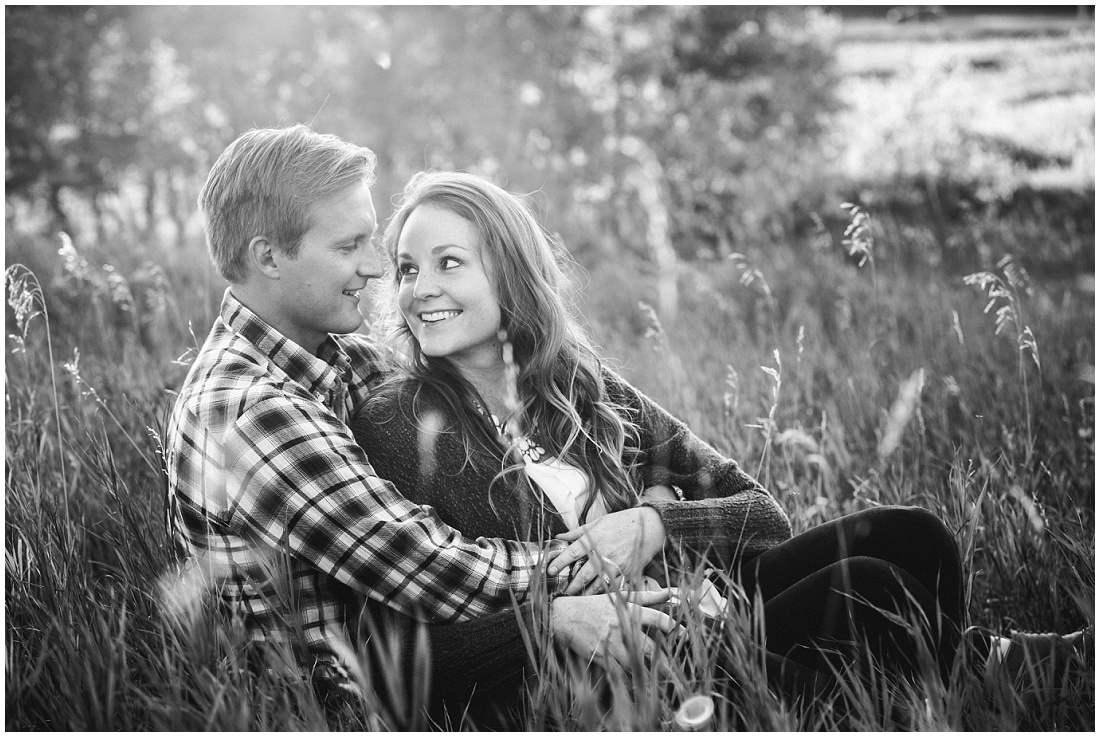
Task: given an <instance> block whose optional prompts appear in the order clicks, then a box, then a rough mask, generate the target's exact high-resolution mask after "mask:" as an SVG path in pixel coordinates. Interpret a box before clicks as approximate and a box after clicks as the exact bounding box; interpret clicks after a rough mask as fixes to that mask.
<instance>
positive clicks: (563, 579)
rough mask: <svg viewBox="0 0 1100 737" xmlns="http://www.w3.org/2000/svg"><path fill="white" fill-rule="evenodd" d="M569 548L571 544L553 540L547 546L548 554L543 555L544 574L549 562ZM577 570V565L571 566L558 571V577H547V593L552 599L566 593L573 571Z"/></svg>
mask: <svg viewBox="0 0 1100 737" xmlns="http://www.w3.org/2000/svg"><path fill="white" fill-rule="evenodd" d="M567 547H569V543H567V542H565V541H564V540H551V541H550V542H549V543H548V544H547V546H546V552H545V553H544V555H543V565H542V572H543V573H544V574H545V573H546V566H547V563H548V562H549V560H550V559H551V558H552V557H554V556H555V555H556V554H559V553H561V552H562V551H563V550H565V549H566V548H567ZM583 562H584V561H583V560H582V561H577V563H583ZM575 569H576V563H574V564H573V565H571V566H567V567H566V568H563V569H562V570H560V571H558V575H556V576H550V575H547V576H546V593H547V594H548V595H549V597H550V598H551V599H552V598H554V597H555V596H561V595H562V594H564V593H565V588H566V587H567V586H568V585H569V580H570V578H572V575H573V571H574V570H575Z"/></svg>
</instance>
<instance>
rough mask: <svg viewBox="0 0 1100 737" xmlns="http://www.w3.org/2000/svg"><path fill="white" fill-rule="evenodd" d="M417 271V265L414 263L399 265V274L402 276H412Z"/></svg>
mask: <svg viewBox="0 0 1100 737" xmlns="http://www.w3.org/2000/svg"><path fill="white" fill-rule="evenodd" d="M415 273H416V267H415V266H413V265H412V264H400V265H399V266H398V267H397V274H398V276H402V277H404V276H412V275H413V274H415Z"/></svg>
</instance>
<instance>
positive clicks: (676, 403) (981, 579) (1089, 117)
mask: <svg viewBox="0 0 1100 737" xmlns="http://www.w3.org/2000/svg"><path fill="white" fill-rule="evenodd" d="M1028 23H1029V25H1027V26H1026V27H1020V26H1012V27H1004V26H999V25H995V24H986V25H971V24H958V25H955V26H944V27H942V29H941V31H939V32H938V33H933V32H931V31H929V29H928V27H927V25H925V26H921V27H919V28H917V27H912V28H905V29H903V30H904V33H903V34H901V35H899V33H898V32H897V29H896V28H895V27H893V26H890V27H889V28H891V29H893V30H892V31H891V32H890V33H889V34H888V33H887V31H886V29H887V28H888V27H887V26H886V25H885V24H883V23H881V22H879V23H877V24H875V23H872V22H870V21H864V22H861V23H857V24H852V25H851V26H848V27H846V28H845V29H844V30H843V32H842V33H841V35H840V41H839V46H838V50H837V59H838V65H839V71H840V74H841V88H840V89H841V96H842V98H843V101H844V102H845V103H846V104H847V106H848V107H847V109H846V110H845V111H843V112H842V113H841V114H839V115H838V116H837V118H836V121H835V123H834V125H833V126H832V127H831V128H830V130H829V135H828V143H827V145H828V146H829V147H830V148H831V155H833V156H834V157H835V160H836V166H837V167H838V177H837V181H838V182H841V183H840V184H836V183H833V184H829V185H824V184H823V187H826V186H828V189H823V190H822V193H821V194H822V198H823V199H826V200H828V201H829V203H830V204H829V206H828V207H827V208H825V207H822V208H817V207H815V208H813V211H807V212H805V213H799V214H798V216H797V218H798V222H797V228H796V229H795V232H791V233H783V234H781V236H779V237H777V236H776V235H775V234H773V233H764V232H761V233H757V234H753V237H750V238H747V239H746V240H745V242H743V243H738V244H734V250H736V251H737V253H736V254H735V255H734V256H733V257H726V256H724V255H721V254H715V253H713V252H709V251H708V252H702V253H700V255H699V256H698V258H697V259H695V260H691V261H689V260H686V259H683V260H681V261H679V262H678V263H677V264H676V265H675V267H674V268H673V269H672V270H671V271H669V270H667V269H666V270H659V269H657V268H655V267H654V265H653V264H652V263H650V262H648V261H644V260H642V259H641V258H640V257H634V256H628V255H624V256H623V257H622V258H616V259H613V260H612V259H606V258H601V257H599V256H597V255H594V254H592V253H584V254H578V256H577V261H578V264H577V265H576V268H575V269H574V273H573V276H574V278H575V282H576V286H577V289H576V295H575V302H576V306H577V309H578V311H579V312H580V313H581V314H582V315H583V317H584V319H585V322H586V324H587V325H588V327H589V329H590V330H591V331H592V333H593V334H594V336H595V337H596V340H597V343H598V344H599V345H600V346H601V347H602V348H603V349H604V352H605V354H606V355H608V356H610V357H611V358H612V362H613V365H614V366H615V367H617V368H618V370H620V371H621V372H622V373H623V375H624V376H626V377H627V379H628V380H630V381H631V382H633V383H634V384H635V385H637V386H638V387H639V388H641V389H642V390H643V391H645V392H646V393H648V394H649V395H650V396H652V397H653V398H654V399H656V400H657V401H658V402H659V403H661V404H662V405H663V406H664V407H665V408H667V409H668V410H669V411H671V412H672V413H673V414H675V415H676V416H678V417H679V418H681V419H683V420H684V421H685V422H687V423H688V425H689V426H691V427H692V428H693V430H694V431H695V432H696V433H697V434H698V435H700V436H701V437H703V438H705V439H706V440H708V441H709V442H711V443H712V444H713V445H714V446H715V447H716V448H717V449H718V450H720V451H721V452H723V453H726V454H728V455H730V456H731V457H733V458H736V459H738V460H739V462H740V463H741V464H742V465H743V466H744V468H745V469H746V470H747V471H748V472H749V473H752V474H755V475H756V476H757V478H759V479H760V480H761V482H763V483H764V484H765V485H766V486H767V487H768V488H769V489H771V490H772V492H773V493H774V494H775V496H776V498H777V499H778V500H779V502H780V504H781V505H782V506H783V507H784V509H785V510H786V511H787V513H788V514H789V516H790V518H791V521H792V524H793V526H794V530H795V532H796V533H797V532H800V531H803V530H806V529H808V528H810V527H812V526H813V525H815V524H818V523H820V522H823V521H825V520H829V519H833V518H835V517H837V516H839V515H842V514H845V513H848V512H852V511H856V510H859V509H865V508H868V507H872V506H877V505H886V504H903V505H914V506H919V507H923V508H925V509H928V510H931V511H932V512H934V513H936V514H937V515H939V516H940V517H941V518H942V519H943V520H944V521H945V522H946V524H947V525H948V527H949V528H950V529H951V530H952V531H953V532H955V534H956V538H957V541H958V545H959V548H960V550H961V552H962V555H963V560H964V566H965V570H966V574H967V600H968V605H969V613H970V617H971V623H972V624H973V625H976V626H980V627H983V628H986V629H988V630H990V631H992V632H997V633H1007V632H1008V631H1009V630H1012V629H1016V630H1035V631H1058V632H1070V631H1073V630H1076V629H1080V628H1082V627H1086V626H1092V625H1093V620H1094V611H1095V580H1094V579H1095V565H1094V561H1095V435H1094V429H1095V426H1096V424H1095V404H1094V396H1095V379H1094V358H1095V342H1094V325H1095V293H1094V281H1093V273H1092V269H1093V266H1094V233H1093V230H1094V222H1093V212H1094V197H1095V195H1094V174H1095V172H1094V164H1093V162H1094V132H1095V120H1094V112H1093V109H1094V95H1095V89H1094V67H1095V50H1094V31H1093V25H1092V23H1091V21H1090V22H1087V23H1083V22H1071V21H1058V22H1049V23H1040V22H1038V21H1029V22H1028ZM944 29H946V30H944ZM362 143H364V144H367V145H371V142H369V141H363V142H362ZM932 170H934V172H935V177H934V180H933V178H930V177H929V176H928V174H929V172H930V171H932ZM841 173H842V175H843V176H840V174H841ZM928 182H933V183H931V184H929V183H928ZM834 188H835V189H834ZM998 188H1000V189H998ZM1006 193H1007V194H1006ZM1013 193H1016V194H1013ZM391 194H393V193H391V192H376V194H375V199H376V201H383V200H384V201H388V200H389V198H390V196H391ZM994 201H996V202H1001V203H1002V205H1001V206H999V207H982V206H981V205H982V204H983V203H986V204H988V203H989V202H994ZM845 203H849V206H848V207H842V205H843V204H845ZM851 205H855V206H854V207H853V206H851ZM28 212H29V211H28V210H26V209H24V208H13V207H12V206H11V205H9V208H8V219H7V226H6V230H5V235H6V246H5V255H6V263H7V267H8V274H7V284H6V296H7V304H8V307H7V309H6V313H5V332H6V334H7V338H6V351H5V375H6V380H5V418H6V423H5V428H6V432H5V444H6V447H5V473H6V475H5V481H6V503H5V505H4V514H5V527H4V531H5V566H6V568H5V571H6V577H5V580H6V596H5V614H6V623H7V628H6V649H5V654H6V660H5V689H6V692H5V697H6V727H7V729H9V730H70V729H72V730H193V729H194V730H199V729H218V730H226V729H228V730H242V731H244V730H283V729H290V730H324V729H328V728H330V727H331V728H338V729H364V728H369V729H393V730H399V729H421V728H443V727H445V728H451V729H460V728H461V729H476V728H477V727H478V726H479V725H477V724H475V723H470V722H469V721H467V720H464V719H463V718H462V716H461V715H456V717H455V719H454V722H453V723H451V724H449V725H430V724H426V723H424V721H423V720H422V718H421V717H419V716H417V715H416V714H415V709H414V708H413V705H415V704H416V703H419V702H421V701H422V700H423V696H424V694H423V693H422V692H421V693H403V694H400V695H399V698H397V699H396V702H397V706H394V705H393V701H394V700H393V699H391V700H390V701H389V702H388V703H387V704H383V703H382V701H381V700H378V701H376V702H372V703H371V704H368V705H367V706H366V707H365V708H364V709H363V710H362V712H361V713H358V714H355V715H347V716H346V717H342V718H341V719H340V720H338V721H337V722H336V723H335V724H327V723H326V721H325V717H324V714H323V712H322V710H321V708H320V706H319V705H318V704H317V703H316V701H315V699H314V698H313V697H312V695H311V694H310V693H309V691H308V687H307V685H306V684H304V683H294V682H292V683H289V684H287V683H285V682H283V681H281V680H276V679H275V678H274V677H268V676H262V677H259V678H256V677H253V676H250V675H249V674H248V673H247V671H246V669H245V664H244V662H243V658H240V657H238V656H237V655H236V652H237V651H236V647H237V646H238V645H239V644H240V632H238V631H236V630H234V629H233V628H231V627H226V626H223V625H220V624H219V623H218V622H217V621H216V620H214V619H213V618H211V617H210V616H208V613H206V612H205V610H203V609H202V607H201V599H202V597H203V592H201V591H192V590H190V589H188V588H187V587H186V586H183V585H181V584H180V582H179V581H177V580H176V579H175V577H174V575H173V574H174V571H175V566H176V563H177V561H176V559H175V558H174V556H173V554H172V552H171V550H170V546H169V545H168V541H167V540H166V536H165V527H164V517H165V478H164V475H163V473H162V465H161V457H160V452H159V439H158V438H159V433H160V432H161V431H162V430H163V427H164V424H165V418H166V414H167V411H168V408H169V407H170V406H171V402H172V400H173V396H174V394H173V392H174V390H175V389H178V387H179V386H180V384H181V383H182V381H183V378H184V376H185V374H186V371H187V366H188V362H189V360H190V356H191V354H192V353H193V351H194V349H195V348H196V346H197V345H200V344H201V343H202V341H203V339H204V338H205V335H206V332H207V329H208V327H209V325H210V323H211V321H212V319H213V316H214V315H215V314H216V311H217V306H218V303H219V301H220V299H221V294H222V291H223V290H224V287H225V285H224V283H223V282H221V281H220V280H219V279H218V278H217V277H216V276H214V275H213V273H212V271H211V269H210V268H209V267H207V266H206V255H205V251H204V248H203V244H202V242H201V238H200V237H198V236H197V234H195V233H193V232H192V233H191V235H190V236H189V237H188V238H187V239H186V241H185V242H184V243H183V244H182V245H181V246H179V247H178V248H177V247H175V246H172V247H171V248H168V247H166V246H162V245H158V244H157V243H156V242H155V241H151V240H146V239H144V238H143V237H142V236H141V235H140V234H139V233H137V232H126V231H125V230H123V231H120V232H119V233H118V235H117V236H112V237H111V238H110V239H108V240H107V241H104V242H100V243H95V242H94V241H93V239H92V238H90V237H83V236H81V237H78V236H77V235H76V234H75V233H74V236H73V238H70V237H69V236H67V235H61V234H59V233H57V232H53V231H44V230H42V229H41V228H39V227H38V225H39V223H38V222H37V221H34V220H33V219H32V218H29V217H28ZM89 230H91V231H94V228H87V229H85V230H84V231H82V232H85V233H86V232H87V231H89ZM566 245H567V246H568V245H569V244H568V243H567V244H566ZM681 252H683V250H681ZM17 265H18V266H17ZM661 294H664V295H668V294H674V295H675V298H674V299H672V300H669V299H667V298H665V299H664V300H662V299H659V298H658V295H661ZM372 298H373V300H374V302H375V304H374V308H375V309H377V310H382V309H385V308H386V307H387V298H386V296H385V293H384V291H382V290H379V291H377V292H376V293H375V294H374V295H373V297H372ZM181 612H182V613H183V614H182V615H181ZM689 624H690V622H689ZM688 630H689V632H688V637H687V638H686V639H685V642H684V643H682V644H681V645H680V646H679V648H678V649H676V650H674V651H673V653H672V654H673V658H672V663H673V673H672V674H671V676H670V677H669V678H668V679H665V680H662V679H659V678H657V677H656V676H655V674H653V673H652V672H651V671H650V670H649V667H648V666H646V665H645V664H643V663H642V660H641V658H640V656H639V658H638V663H637V667H635V668H634V669H633V670H632V672H631V673H629V674H627V675H626V676H622V677H620V676H618V675H614V676H608V677H606V678H605V679H604V680H603V681H601V682H598V683H597V682H594V680H593V678H592V677H591V676H588V675H581V674H578V673H575V672H573V671H572V670H571V669H570V668H569V667H566V666H563V665H560V664H559V663H557V662H556V661H555V660H554V659H552V658H539V663H540V665H539V676H540V677H539V678H538V679H536V680H533V681H532V683H531V686H530V699H529V702H530V703H529V709H528V712H527V713H526V714H525V715H524V717H523V721H522V723H523V725H525V726H526V727H527V728H529V729H531V730H554V731H557V730H566V729H578V730H604V729H606V730H619V729H622V730H669V729H671V728H672V725H673V718H674V715H675V712H676V709H677V708H678V706H679V705H680V703H682V701H683V700H684V699H686V698H687V697H688V696H691V695H693V694H710V693H712V691H715V689H716V685H715V678H716V676H715V665H714V653H715V652H717V651H719V650H721V649H723V648H727V649H729V650H730V651H731V652H733V653H735V654H738V655H740V656H741V657H740V658H739V663H740V665H739V672H737V673H735V674H733V675H734V676H735V677H736V678H737V680H738V683H739V684H740V688H738V689H736V690H734V691H733V692H730V691H728V690H727V691H723V692H721V695H720V696H716V697H715V698H716V702H717V703H716V712H715V716H714V718H713V719H712V721H711V723H710V724H709V728H710V729H714V730H717V731H727V730H802V729H806V730H810V729H813V730H817V729H836V728H838V727H839V728H846V729H859V730H863V729H866V730H883V729H899V728H900V729H915V730H937V731H939V730H962V729H965V730H983V731H984V730H1022V729H1041V730H1054V729H1057V730H1084V731H1092V730H1093V729H1094V727H1095V722H1094V705H1095V678H1094V659H1093V656H1092V655H1091V654H1089V655H1088V656H1087V657H1082V658H1077V659H1076V660H1075V662H1074V663H1072V664H1071V665H1072V666H1073V667H1071V668H1070V670H1069V672H1068V673H1045V674H1042V677H1041V679H1040V680H1041V682H1040V683H1033V684H1028V685H1029V686H1030V687H1031V688H1032V690H1033V691H1037V692H1039V693H1040V694H1041V695H1042V698H1041V699H1040V703H1038V704H1034V703H1025V700H1023V699H1022V698H1020V696H1019V695H1018V694H1017V693H1015V692H1014V691H1013V690H1012V689H1011V688H1010V687H1009V684H1006V683H1003V682H1001V681H998V680H997V679H983V678H982V677H981V676H980V675H976V674H974V671H971V670H970V669H968V667H967V664H966V663H963V662H960V663H958V667H957V677H956V678H954V679H953V680H952V682H951V683H950V684H943V683H941V682H940V681H939V679H938V677H930V678H929V679H927V680H924V681H921V682H918V683H889V682H885V681H883V680H882V679H881V678H879V679H876V678H874V677H872V678H871V679H870V681H869V682H868V681H861V680H856V679H853V680H852V681H851V689H852V694H851V696H852V698H853V701H854V702H855V703H857V704H860V705H862V707H863V708H862V709H860V710H859V712H860V713H859V714H857V716H856V717H855V719H854V721H853V722H846V723H840V722H838V721H837V718H836V717H835V716H834V715H832V714H831V713H830V711H829V710H828V709H827V708H826V709H821V710H810V709H808V708H806V707H805V705H800V704H790V703H783V702H782V701H780V700H779V699H777V698H776V697H775V696H774V695H773V694H771V693H769V692H768V691H767V689H766V688H765V687H764V685H763V684H764V683H765V678H764V676H763V674H762V670H761V668H762V666H761V663H760V660H759V658H758V657H757V655H758V653H757V651H756V650H755V649H754V647H755V645H756V644H758V639H757V634H758V633H756V632H755V630H754V628H753V626H752V625H751V623H750V619H749V617H748V616H747V612H734V613H732V614H730V615H729V620H728V622H727V624H726V627H725V630H724V632H722V633H720V634H717V635H716V634H714V633H712V632H709V631H705V630H704V629H703V628H702V627H700V626H698V623H695V625H692V626H689V627H688ZM544 638H545V633H535V635H534V641H533V642H532V648H534V649H536V650H537V649H539V648H541V647H544V646H545V642H540V640H542V639H544ZM409 657H413V655H410V656H409ZM873 674H874V671H873V672H872V675H873ZM879 675H881V673H879ZM368 680H370V683H369V684H366V685H367V688H368V691H370V690H371V689H374V690H377V691H378V692H379V693H382V692H384V691H386V690H387V689H388V688H389V685H392V684H389V685H387V684H386V683H384V682H382V681H379V675H378V674H375V675H373V676H372V677H370V678H369V679H368ZM418 686H419V687H420V688H427V684H426V683H420V684H418ZM883 714H887V715H889V716H883Z"/></svg>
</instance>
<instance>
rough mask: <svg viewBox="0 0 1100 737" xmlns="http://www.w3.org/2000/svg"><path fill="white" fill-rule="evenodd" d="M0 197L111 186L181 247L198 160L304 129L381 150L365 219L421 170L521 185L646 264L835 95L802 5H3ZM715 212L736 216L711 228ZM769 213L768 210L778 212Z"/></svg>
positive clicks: (664, 256)
mask: <svg viewBox="0 0 1100 737" xmlns="http://www.w3.org/2000/svg"><path fill="white" fill-rule="evenodd" d="M6 20H7V24H6V25H7V28H6V35H7V40H8V48H7V61H8V72H7V78H8V92H7V113H8V117H7V133H8V150H7V155H8V174H7V182H8V194H9V196H20V195H25V196H29V197H37V196H41V195H40V194H39V191H40V189H41V188H45V190H46V195H45V196H46V197H47V199H49V201H50V202H51V205H52V206H53V208H54V210H55V211H56V212H57V214H58V217H64V213H63V212H62V209H63V208H62V207H61V204H60V198H59V196H58V195H59V192H60V191H61V189H63V188H68V189H71V190H73V191H75V192H78V193H80V194H81V195H82V196H84V197H86V198H88V199H89V200H90V202H91V204H92V206H93V207H96V206H97V203H99V202H100V201H101V200H102V199H103V198H102V197H101V194H102V193H103V192H111V191H116V190H119V189H123V188H129V189H131V190H134V191H140V193H141V194H140V195H135V194H133V193H131V198H134V197H137V198H138V199H139V201H141V202H142V204H141V206H140V207H138V208H137V209H138V210H139V211H141V220H142V224H143V228H144V230H145V233H146V235H152V234H153V232H154V230H155V229H156V228H155V226H156V225H157V224H158V223H159V221H161V220H163V219H167V220H170V221H172V222H173V223H174V224H175V233H176V238H177V240H182V239H183V238H184V236H185V233H186V231H187V227H186V226H187V222H188V220H189V218H191V217H192V216H193V214H194V204H193V203H194V199H195V194H196V193H197V190H198V188H199V186H201V182H202V179H203V177H204V175H205V173H206V171H207V170H208V168H209V166H210V164H211V162H212V160H213V158H214V157H215V156H217V154H218V153H219V152H220V151H221V149H222V148H223V147H224V146H225V145H226V144H227V143H228V142H229V141H230V140H232V139H233V138H234V137H235V136H236V135H238V134H239V133H241V132H243V131H244V130H246V129H248V128H251V127H254V126H267V125H279V124H289V123H296V122H307V123H313V124H314V125H315V127H316V128H317V129H319V130H324V131H329V132H332V133H336V134H337V135H340V136H343V137H345V138H348V139H350V140H354V141H357V142H360V143H363V144H365V145H369V146H370V147H371V148H373V149H374V150H375V151H376V153H377V154H378V155H379V160H380V172H379V183H378V185H377V187H376V190H377V191H378V192H379V193H381V196H380V197H378V198H377V199H378V200H379V202H378V205H379V209H380V215H382V216H383V217H384V216H385V215H386V214H388V209H389V199H390V197H389V195H390V194H391V193H393V192H396V191H398V190H399V189H400V187H401V186H402V185H403V183H404V182H405V181H406V180H407V179H408V177H409V176H410V175H411V174H412V173H414V172H415V171H417V170H420V169H423V168H427V167H437V168H461V169H467V170H471V171H475V172H479V173H482V174H485V175H487V176H490V177H492V178H493V179H495V180H497V181H498V182H500V183H501V184H503V185H505V186H507V187H509V188H510V189H513V190H516V191H537V192H539V193H540V195H539V200H538V204H539V207H540V208H542V209H543V213H542V215H543V218H544V220H545V221H546V222H547V224H548V225H549V226H550V227H551V228H552V229H556V230H560V231H561V232H562V233H563V235H564V236H565V238H566V241H567V243H568V244H569V245H570V246H571V247H572V248H573V249H574V250H577V251H584V250H586V249H587V250H594V251H597V252H600V253H606V252H608V251H611V252H618V251H620V250H622V249H623V248H630V249H634V250H636V251H637V252H638V253H639V254H641V255H643V256H644V257H646V258H649V259H652V260H654V261H655V262H656V263H659V264H664V265H665V266H663V267H662V268H667V266H668V264H669V263H670V259H673V260H674V258H675V253H676V252H677V251H678V252H679V253H680V254H682V255H688V256H691V255H694V254H695V253H696V251H698V250H699V249H700V248H702V247H706V248H710V249H713V250H716V251H719V252H724V251H728V250H730V249H731V248H732V246H731V243H733V242H735V241H737V239H738V238H740V237H742V236H741V234H742V233H744V232H747V231H753V232H758V230H759V227H758V226H759V225H760V223H762V222H765V221H767V220H768V218H770V217H774V214H775V213H776V212H782V211H783V210H784V209H785V206H786V205H787V204H789V203H790V202H791V201H792V200H793V199H794V198H796V197H797V196H798V191H799V187H798V182H799V181H800V179H801V178H804V177H805V176H806V175H807V167H808V166H809V164H811V163H812V162H813V161H814V157H813V156H812V155H810V153H809V152H811V151H813V150H814V148H815V147H816V144H817V141H816V136H817V135H818V133H819V132H820V126H821V120H822V116H823V115H825V114H827V113H828V112H829V110H830V109H831V106H832V105H833V104H834V103H833V98H832V85H833V78H832V75H831V72H830V59H831V47H830V45H829V37H828V33H827V25H826V24H825V23H823V22H822V16H821V15H820V14H819V13H817V11H814V10H812V9H806V8H783V7H745V6H734V7H717V6H715V7H711V6H704V7H695V6H691V7H688V6H683V7H681V6H643V7H630V6H597V7H586V6H552V7H535V6H516V7H502V6H469V7H445V6H426V7H406V6H337V7H306V6H277V7H270V8H263V9H257V8H251V7H247V6H241V7H216V6H140V7H139V6H126V7H116V8H98V7H97V8H83V9H81V8H71V7H64V8H62V7H48V8H9V9H7V10H6ZM730 213H735V215H733V216H731V215H730ZM780 220H781V218H780Z"/></svg>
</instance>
